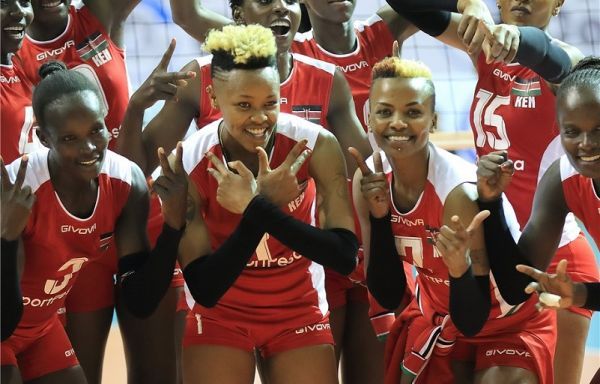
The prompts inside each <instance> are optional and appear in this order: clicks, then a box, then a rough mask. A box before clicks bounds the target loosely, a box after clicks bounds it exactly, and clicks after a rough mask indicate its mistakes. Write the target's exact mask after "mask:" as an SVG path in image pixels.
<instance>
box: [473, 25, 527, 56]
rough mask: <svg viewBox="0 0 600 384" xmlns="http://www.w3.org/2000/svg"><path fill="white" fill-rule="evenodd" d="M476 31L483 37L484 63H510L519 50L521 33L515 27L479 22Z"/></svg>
mask: <svg viewBox="0 0 600 384" xmlns="http://www.w3.org/2000/svg"><path fill="white" fill-rule="evenodd" d="M477 29H478V31H479V32H480V33H482V34H483V35H485V40H484V42H483V53H484V54H485V61H486V63H488V64H490V63H492V62H494V61H496V62H502V63H507V64H509V63H512V61H513V60H514V59H515V56H516V55H517V49H519V41H520V37H521V33H520V32H519V28H517V26H516V25H509V24H497V25H494V24H489V23H485V22H483V21H480V22H479V24H478V27H477Z"/></svg>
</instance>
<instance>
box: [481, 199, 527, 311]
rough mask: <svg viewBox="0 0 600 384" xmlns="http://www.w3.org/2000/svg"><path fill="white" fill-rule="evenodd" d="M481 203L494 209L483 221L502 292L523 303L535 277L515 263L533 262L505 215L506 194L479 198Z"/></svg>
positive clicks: (505, 295)
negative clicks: (490, 198) (490, 199)
mask: <svg viewBox="0 0 600 384" xmlns="http://www.w3.org/2000/svg"><path fill="white" fill-rule="evenodd" d="M477 204H478V205H479V209H480V210H482V211H483V210H485V209H487V210H489V211H490V216H489V217H488V218H487V219H485V220H484V221H483V230H484V234H485V249H486V251H487V255H488V259H489V262H490V268H491V270H492V273H493V274H494V278H495V280H496V284H498V289H499V290H500V294H502V297H503V298H504V300H506V302H507V303H509V304H510V305H517V304H520V303H522V302H524V301H526V300H527V299H528V298H529V297H530V295H528V294H527V293H525V291H524V290H525V287H526V286H527V285H528V284H529V283H530V282H531V281H533V280H532V279H531V278H530V277H529V276H527V275H525V274H523V273H520V272H519V271H517V270H516V268H515V266H516V265H517V264H525V265H531V263H530V262H529V260H527V258H526V257H525V256H524V255H523V254H522V253H521V250H520V249H519V246H518V245H517V244H516V243H515V240H514V239H513V237H512V234H511V233H510V229H509V228H508V225H507V223H506V218H505V217H504V209H503V208H502V198H500V199H498V200H496V201H492V202H482V201H480V200H477Z"/></svg>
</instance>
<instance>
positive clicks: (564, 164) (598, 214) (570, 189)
mask: <svg viewBox="0 0 600 384" xmlns="http://www.w3.org/2000/svg"><path fill="white" fill-rule="evenodd" d="M559 161H560V179H561V181H562V187H563V192H564V194H565V201H566V203H567V206H568V207H569V209H570V210H571V212H573V213H574V214H575V216H577V218H578V219H579V220H581V222H582V223H583V224H584V225H585V227H586V228H587V230H588V232H589V233H590V235H592V238H593V239H594V241H595V242H596V244H597V245H598V246H600V191H598V190H597V188H595V187H594V180H593V179H590V178H588V177H585V176H582V175H581V174H580V173H579V172H577V170H576V169H575V168H574V167H573V166H572V165H571V163H570V162H569V159H568V158H567V156H566V155H563V156H562V157H561V158H560V160H559Z"/></svg>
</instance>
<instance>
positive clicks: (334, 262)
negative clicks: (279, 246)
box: [245, 195, 358, 275]
mask: <svg viewBox="0 0 600 384" xmlns="http://www.w3.org/2000/svg"><path fill="white" fill-rule="evenodd" d="M245 216H246V217H248V219H249V220H250V221H251V222H252V223H253V224H254V225H256V226H259V225H264V228H265V230H266V231H267V232H268V233H270V234H271V235H273V236H274V237H275V238H276V239H277V240H279V241H280V242H281V243H283V244H285V245H286V246H287V247H289V248H291V249H293V250H294V251H296V252H298V253H300V254H301V255H302V256H304V257H307V258H309V259H311V260H313V261H314V262H316V263H319V264H321V265H322V266H324V267H327V268H331V269H333V270H335V271H336V272H339V273H341V274H342V275H348V274H349V273H350V272H352V271H353V270H354V268H356V262H357V256H356V255H357V253H358V239H357V238H356V235H355V234H354V233H353V232H352V231H349V230H347V229H344V228H332V229H320V228H316V227H313V226H312V225H310V224H306V223H303V222H302V221H300V220H297V219H295V218H294V217H292V216H290V215H287V214H285V213H284V212H283V211H282V210H281V209H279V208H278V207H277V206H276V205H275V204H273V203H271V202H270V201H268V200H267V199H265V198H264V197H262V196H260V195H259V196H256V197H255V198H254V199H253V200H252V202H251V203H250V205H249V206H248V208H246V212H245Z"/></svg>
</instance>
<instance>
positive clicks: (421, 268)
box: [368, 145, 535, 330]
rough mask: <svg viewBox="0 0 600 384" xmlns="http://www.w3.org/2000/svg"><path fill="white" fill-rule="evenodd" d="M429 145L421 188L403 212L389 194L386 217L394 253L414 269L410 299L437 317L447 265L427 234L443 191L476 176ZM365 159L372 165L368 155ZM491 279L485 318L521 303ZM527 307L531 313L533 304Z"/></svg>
mask: <svg viewBox="0 0 600 384" xmlns="http://www.w3.org/2000/svg"><path fill="white" fill-rule="evenodd" d="M429 148H430V156H429V169H428V172H427V183H426V184H425V189H424V191H423V193H422V194H421V196H420V197H419V200H418V202H417V203H416V205H415V206H414V207H413V208H412V209H411V210H410V211H409V212H400V210H398V209H397V208H396V207H395V206H394V204H393V201H394V199H393V198H392V199H391V201H392V210H391V222H392V231H393V233H394V237H395V243H396V250H397V251H398V254H399V255H400V256H401V258H402V260H403V261H404V262H406V263H409V264H413V265H414V266H415V267H416V269H417V272H418V275H417V278H416V282H417V290H416V300H418V301H419V302H421V301H427V303H428V306H431V307H433V308H434V309H435V311H436V312H437V313H438V314H440V315H442V316H443V315H446V314H448V313H449V310H450V309H449V298H450V281H449V278H448V268H447V267H446V264H445V263H444V261H443V259H442V256H441V254H440V253H439V252H438V250H437V248H436V247H435V246H434V245H433V243H432V238H433V237H434V236H435V235H436V233H437V232H439V229H440V227H441V226H442V225H443V215H444V203H445V201H446V197H447V196H448V194H449V193H450V192H451V191H452V190H453V189H454V188H456V187H458V186H459V185H461V184H463V183H475V182H476V180H477V175H476V169H475V166H473V165H472V164H470V163H468V162H466V161H465V160H463V159H461V158H460V157H458V156H456V155H453V154H451V153H449V152H447V151H445V150H443V149H440V148H438V147H436V146H434V145H430V147H429ZM382 159H383V164H384V172H385V173H386V175H387V178H388V181H389V182H390V183H392V182H393V180H392V179H393V174H392V169H391V166H390V164H389V162H388V161H387V159H386V158H385V155H383V153H382ZM368 162H369V165H370V166H371V168H372V167H373V160H372V157H371V158H369V160H368ZM391 193H392V192H391V190H390V194H391ZM504 211H505V216H506V219H507V222H508V225H509V227H510V228H511V231H512V233H513V236H515V238H518V236H519V235H520V233H519V224H518V222H517V220H516V218H515V214H514V212H513V211H512V208H511V207H510V204H509V203H508V202H505V207H504ZM490 276H491V272H490ZM491 283H492V284H491V293H490V294H491V297H492V309H491V312H490V317H489V318H490V319H500V318H504V317H507V316H510V315H512V314H513V313H514V312H515V311H517V310H519V309H520V307H521V306H522V305H521V304H520V305H518V306H511V305H509V304H508V303H506V302H505V301H504V299H503V298H502V296H501V295H500V292H499V291H498V287H497V286H496V284H495V282H494V280H493V276H492V278H491ZM528 307H531V305H528ZM529 309H531V308H529ZM533 311H534V312H535V309H533ZM484 330H485V328H484Z"/></svg>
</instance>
